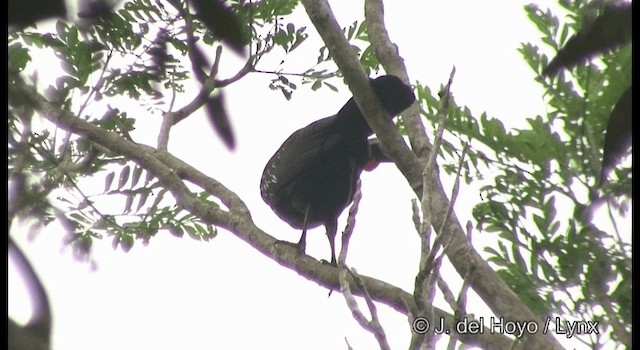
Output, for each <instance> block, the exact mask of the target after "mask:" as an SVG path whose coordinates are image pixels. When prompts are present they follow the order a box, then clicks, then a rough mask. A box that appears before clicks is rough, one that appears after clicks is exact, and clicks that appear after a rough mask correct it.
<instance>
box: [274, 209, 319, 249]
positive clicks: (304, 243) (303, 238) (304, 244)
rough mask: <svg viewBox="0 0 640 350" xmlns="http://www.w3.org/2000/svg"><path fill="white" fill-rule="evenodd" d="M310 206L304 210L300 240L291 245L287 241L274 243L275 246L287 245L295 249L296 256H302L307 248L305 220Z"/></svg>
mask: <svg viewBox="0 0 640 350" xmlns="http://www.w3.org/2000/svg"><path fill="white" fill-rule="evenodd" d="M310 206H311V205H307V209H305V211H304V223H303V224H302V235H301V236H300V240H299V241H298V243H291V242H287V241H280V240H279V241H276V243H275V244H276V245H277V244H281V243H284V244H288V245H292V246H294V247H295V248H296V250H297V251H298V254H304V251H305V250H306V248H307V218H308V216H309V207H310Z"/></svg>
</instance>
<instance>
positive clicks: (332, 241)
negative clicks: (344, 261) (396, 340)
mask: <svg viewBox="0 0 640 350" xmlns="http://www.w3.org/2000/svg"><path fill="white" fill-rule="evenodd" d="M325 226H326V227H327V238H328V239H329V246H331V265H333V266H338V262H337V260H336V231H337V230H338V222H337V221H334V222H332V223H330V224H327V225H325Z"/></svg>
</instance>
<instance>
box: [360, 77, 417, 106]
mask: <svg viewBox="0 0 640 350" xmlns="http://www.w3.org/2000/svg"><path fill="white" fill-rule="evenodd" d="M370 80H371V85H373V90H374V91H375V92H376V94H377V95H378V98H379V99H380V102H382V105H383V106H384V107H385V108H386V109H387V111H388V112H389V113H390V114H391V116H396V115H398V114H399V113H400V112H402V111H404V110H405V109H407V108H408V107H409V106H411V104H412V103H413V102H414V101H415V100H416V98H415V96H414V95H413V91H412V90H411V87H409V86H407V85H405V84H404V83H403V82H402V80H400V78H398V77H396V76H393V75H383V76H380V77H377V78H375V79H370Z"/></svg>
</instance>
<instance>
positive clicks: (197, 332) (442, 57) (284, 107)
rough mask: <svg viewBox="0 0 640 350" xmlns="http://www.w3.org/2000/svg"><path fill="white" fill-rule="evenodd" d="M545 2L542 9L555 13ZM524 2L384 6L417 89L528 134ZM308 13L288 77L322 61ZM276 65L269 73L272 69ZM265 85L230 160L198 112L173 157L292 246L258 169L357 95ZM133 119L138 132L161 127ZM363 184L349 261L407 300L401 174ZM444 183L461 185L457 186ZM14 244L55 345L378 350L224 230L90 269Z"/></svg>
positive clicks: (234, 98) (395, 341) (230, 91)
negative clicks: (284, 91)
mask: <svg viewBox="0 0 640 350" xmlns="http://www.w3.org/2000/svg"><path fill="white" fill-rule="evenodd" d="M354 3H357V5H354ZM538 3H540V6H541V7H546V6H548V5H549V4H550V3H551V1H539V2H538ZM524 4H525V2H520V1H475V0H466V1H465V0H456V1H409V0H394V1H387V2H386V4H385V6H386V8H385V10H386V22H387V28H388V30H389V33H390V36H391V38H392V40H393V41H395V42H396V43H397V45H398V46H399V49H400V54H401V55H402V57H403V58H404V60H405V63H406V65H407V67H408V71H409V76H410V78H411V79H412V80H414V81H415V80H419V81H420V82H421V83H423V84H427V85H428V86H430V87H431V89H432V90H437V89H438V87H439V86H440V84H443V83H445V82H446V80H447V79H448V76H449V72H450V71H451V68H452V66H453V65H455V66H456V69H457V73H456V76H455V80H454V83H453V93H454V95H455V97H456V101H457V102H458V103H459V104H464V105H467V106H469V107H470V108H471V110H472V111H473V112H474V113H481V112H483V111H487V113H488V114H489V115H490V116H492V117H496V118H500V119H501V120H503V122H504V123H505V125H506V126H507V127H509V126H522V125H523V122H524V118H526V117H533V116H535V115H537V114H544V110H545V104H544V103H543V100H542V97H541V96H542V95H541V90H540V89H539V88H538V86H537V84H536V83H535V82H534V75H533V73H532V72H531V71H530V70H529V68H528V67H527V66H526V64H525V63H524V61H523V60H522V59H521V58H520V54H519V53H518V52H517V51H516V49H517V48H518V47H519V44H520V42H526V41H536V40H537V38H538V37H539V35H538V33H537V31H536V29H535V28H534V26H533V25H532V24H531V23H530V22H529V21H528V19H527V17H526V14H525V11H524V10H523V6H524ZM332 5H333V7H334V11H335V12H336V15H337V17H338V20H339V21H340V24H341V25H342V26H348V25H350V24H351V23H352V22H353V21H354V20H356V19H357V20H361V19H362V17H363V15H362V8H363V6H362V1H349V2H347V1H332ZM298 12H299V14H300V15H301V16H300V17H299V18H301V20H300V21H298V22H297V23H296V24H297V25H303V24H302V23H304V25H306V26H307V27H308V28H309V33H310V35H311V36H312V38H310V39H309V43H305V44H303V46H302V47H301V48H299V49H298V50H297V51H296V53H295V54H294V55H292V56H290V57H288V58H287V63H286V66H285V67H287V68H286V70H287V71H303V70H304V69H306V68H307V67H308V66H309V65H310V64H312V63H313V62H314V61H315V58H316V57H317V48H318V46H316V45H314V44H313V43H314V42H317V41H316V40H317V34H316V32H315V29H314V28H313V26H312V25H311V23H310V22H309V21H308V19H306V18H305V17H304V16H303V15H304V12H303V8H302V6H300V7H299V8H298ZM302 21H304V22H302ZM313 37H316V39H315V40H312V39H313ZM225 53H226V55H224V56H223V62H222V63H223V67H226V68H227V69H228V71H227V72H228V73H227V74H226V76H230V75H232V74H233V73H234V72H235V70H234V69H236V68H237V67H239V66H240V65H241V62H238V61H237V60H236V59H235V58H234V56H233V54H231V53H229V52H225ZM277 62H278V61H276V63H277ZM295 62H298V63H297V64H296V63H295ZM274 67H275V66H269V65H267V64H266V63H265V64H261V65H260V68H261V69H265V70H268V69H270V68H274ZM223 76H225V75H224V74H223ZM270 78H272V76H269V75H265V74H253V75H250V76H249V77H247V78H245V79H243V80H241V81H240V82H238V83H236V84H234V85H232V86H230V87H229V88H227V89H226V90H225V92H226V101H227V107H228V111H229V113H230V115H231V118H232V122H233V126H234V130H235V133H236V136H237V149H236V151H235V152H229V151H227V149H226V148H225V147H224V146H223V145H222V143H221V142H220V140H219V138H218V137H217V136H216V135H214V134H213V131H212V129H211V128H210V126H209V125H208V121H207V120H206V118H205V117H204V116H203V115H202V113H198V115H194V116H193V117H191V118H189V119H188V120H186V121H184V122H182V123H180V124H179V125H178V126H177V127H176V128H175V129H174V131H173V134H172V139H171V140H172V142H171V144H170V151H171V152H173V153H174V154H175V155H177V156H178V157H180V158H182V159H183V160H185V161H186V162H188V163H189V164H191V165H193V166H195V167H196V168H198V169H200V170H202V171H204V172H205V173H206V174H208V175H210V176H212V177H214V178H216V179H218V180H220V181H222V182H223V183H224V184H225V185H227V186H228V187H229V188H231V189H232V190H234V191H236V193H238V195H240V197H241V198H242V199H243V200H244V201H245V202H246V203H247V205H248V206H249V208H250V209H251V211H252V216H253V218H254V220H255V222H256V223H257V224H258V226H260V227H261V228H263V229H264V230H266V231H267V232H269V233H271V234H273V235H274V236H276V237H277V238H280V239H284V240H289V241H292V242H296V241H297V240H298V239H299V235H300V232H299V231H298V230H295V229H292V228H291V227H289V226H288V225H287V224H286V223H284V222H282V221H280V220H279V219H278V218H277V216H276V215H275V214H274V213H273V212H272V211H271V210H270V209H269V208H268V207H267V205H266V204H265V203H264V202H263V201H262V199H261V198H260V194H259V179H260V176H261V174H262V170H263V168H264V165H265V164H266V162H267V160H268V159H269V158H270V157H271V155H272V154H273V153H274V152H275V150H276V149H277V148H278V147H279V146H280V144H281V143H282V142H283V141H284V139H285V138H286V137H287V136H288V135H290V134H291V133H292V132H293V131H295V130H296V129H298V128H300V127H303V126H305V125H307V124H308V123H310V122H312V121H315V120H317V119H319V118H322V117H325V116H329V115H331V114H334V113H335V112H337V111H338V109H339V108H340V107H341V106H342V105H343V104H344V102H346V100H347V99H348V98H349V97H350V95H349V92H348V89H347V88H346V87H343V86H340V92H339V93H335V92H332V91H330V90H329V89H321V90H320V91H318V92H314V93H312V92H311V91H310V90H308V89H307V88H306V87H300V86H299V90H298V91H297V92H296V93H294V98H293V100H292V101H286V100H285V99H284V98H283V96H282V95H281V94H280V93H279V92H277V91H271V90H269V89H268V87H267V86H268V81H269V79H270ZM192 93H193V91H192ZM191 97H192V94H190V95H189V98H191ZM177 106H181V104H180V103H178V104H177ZM114 107H116V106H114ZM117 107H118V108H120V109H121V110H135V109H133V108H132V109H129V108H130V107H127V106H117ZM130 115H131V114H130ZM137 117H139V118H140V123H141V124H140V125H143V124H142V123H144V124H149V123H150V122H154V121H157V120H159V119H158V116H150V115H137ZM156 130H157V129H153V128H151V127H150V129H145V130H142V129H141V128H139V129H138V130H136V132H134V133H133V134H132V136H133V137H134V139H136V141H142V142H146V143H148V144H151V145H155V133H154V131H156ZM150 135H153V136H152V137H150ZM362 183H363V185H362V186H363V187H362V191H363V194H364V195H363V200H362V202H361V204H360V211H359V214H358V217H357V219H358V223H357V225H356V229H355V232H354V236H353V237H352V240H351V244H350V250H349V253H350V254H349V257H348V260H347V262H348V264H349V265H351V266H353V267H355V268H356V269H357V270H358V272H359V273H361V274H365V275H369V276H372V277H375V278H378V279H381V280H384V281H386V282H389V283H392V284H395V285H397V286H399V287H401V288H403V289H404V290H407V291H411V290H412V289H413V281H414V278H415V273H416V271H417V266H418V254H419V248H418V236H417V234H416V233H415V231H414V228H413V223H412V222H411V210H410V200H411V199H412V198H414V196H413V194H412V192H411V190H410V188H409V186H408V185H406V182H405V181H404V178H403V177H402V176H401V175H400V173H399V172H398V171H397V170H396V168H395V167H394V166H393V165H382V166H380V167H378V168H377V169H376V170H375V171H374V172H372V173H365V174H364V175H363V176H362ZM445 184H446V186H447V188H451V181H449V180H446V181H445ZM103 186H104V185H103V183H102V180H100V181H97V184H96V188H95V189H91V188H90V187H87V188H88V189H89V190H88V192H89V193H100V192H101V191H102V190H103ZM462 186H463V187H462V188H461V190H460V197H459V198H458V202H457V205H456V213H457V214H458V217H459V218H460V219H461V220H462V222H463V224H464V223H465V222H466V220H468V219H469V218H470V217H471V215H470V214H471V205H472V204H473V203H476V202H477V201H478V200H479V197H478V195H477V192H476V191H475V190H474V189H473V188H470V187H468V186H467V185H465V184H462ZM345 218H346V215H345V216H344V217H343V218H342V221H341V225H344V220H345ZM343 227H344V226H343ZM478 236H479V235H478V234H476V235H475V238H476V240H478V239H479V240H480V241H481V240H482V237H478ZM14 237H15V239H16V241H17V242H18V243H19V244H20V245H21V247H23V249H24V251H25V253H26V254H27V256H28V257H29V259H30V260H31V262H32V263H33V265H34V266H35V268H36V270H37V271H38V273H39V275H40V277H41V278H42V280H43V281H44V283H45V286H46V288H47V290H48V292H49V296H50V300H51V302H52V304H53V314H54V317H55V319H54V332H53V344H54V349H65V350H75V349H77V350H84V349H96V350H111V349H132V350H133V349H215V348H220V349H229V348H232V349H250V348H259V349H276V348H277V349H300V348H305V349H346V348H347V345H346V343H345V338H346V339H347V340H348V342H349V344H351V346H352V347H353V348H354V349H374V348H377V343H376V342H375V339H374V338H373V336H371V335H370V334H369V333H367V332H366V331H364V330H362V329H361V328H360V327H359V326H358V325H357V323H356V322H355V321H354V320H353V319H352V317H351V314H350V311H349V310H348V308H347V307H346V305H345V302H344V299H343V298H342V296H341V295H340V294H339V293H334V294H333V295H332V296H331V297H330V298H328V297H327V292H328V291H327V290H326V289H324V288H322V287H319V286H318V285H316V284H315V283H313V282H310V281H308V280H306V279H304V278H303V277H301V276H299V275H297V274H296V273H295V272H293V271H290V270H287V269H285V268H282V267H281V266H279V265H278V264H277V263H275V262H273V261H271V260H269V259H268V258H266V257H264V256H262V255H261V254H260V253H258V252H257V251H255V250H253V249H252V248H251V247H250V246H249V245H248V244H246V243H245V242H243V241H241V240H239V239H238V238H236V237H235V236H234V235H232V234H230V233H228V232H225V231H220V234H219V235H218V237H217V238H215V239H214V240H212V241H210V242H208V243H203V242H196V241H194V240H192V239H190V238H188V237H187V236H186V235H185V237H184V238H182V239H178V238H175V237H173V236H171V235H170V234H168V233H165V232H162V233H160V234H158V236H157V237H155V238H153V239H152V240H151V242H150V244H149V245H148V246H146V247H145V246H143V245H142V244H140V243H139V242H136V244H135V246H134V247H133V249H132V250H131V251H130V252H129V253H123V252H122V251H120V250H118V251H114V250H113V249H112V248H111V241H110V239H107V240H104V241H98V242H96V244H95V246H94V249H93V259H94V261H95V262H96V264H97V265H96V267H95V269H92V268H91V265H90V264H82V263H78V262H76V261H75V260H74V259H73V257H72V256H71V252H70V250H69V249H66V250H65V249H64V247H63V245H62V242H61V239H62V237H63V232H62V231H47V232H46V234H41V235H39V236H38V237H37V239H35V240H33V241H30V242H28V241H27V239H26V237H25V235H16V234H14ZM307 252H308V253H309V254H311V255H312V256H314V257H316V258H318V259H321V258H324V259H327V258H329V247H328V244H327V240H326V237H325V235H324V228H317V229H314V230H312V231H310V234H309V236H308V241H307ZM444 268H445V269H446V268H447V267H444ZM453 275H454V274H446V275H445V276H446V277H445V278H446V279H447V281H448V282H450V287H451V288H452V289H453V290H454V292H457V289H456V288H457V287H458V286H459V283H460V282H459V279H452V280H451V281H449V276H453ZM456 277H457V275H456ZM25 295H26V293H25V291H24V289H23V287H22V286H21V284H20V283H19V276H18V274H17V273H16V272H15V271H14V269H13V268H12V267H11V266H10V268H9V315H10V316H11V317H13V318H14V319H16V320H18V321H22V322H24V321H26V320H27V319H28V316H29V303H28V300H27V299H26V298H25ZM440 302H441V303H440V304H439V305H440V306H444V303H443V302H442V301H440ZM444 307H445V308H446V306H444ZM471 311H472V312H476V313H485V312H486V310H484V309H482V308H478V309H477V310H471ZM379 312H380V314H381V317H382V319H381V322H382V325H383V326H384V327H385V329H386V331H387V336H388V338H389V343H390V345H391V347H392V348H393V349H403V348H407V346H408V343H409V340H410V333H409V328H408V321H407V319H406V317H405V316H403V315H399V314H398V313H396V312H395V311H393V310H391V309H389V308H387V307H386V306H382V305H380V306H379ZM440 344H441V345H442V346H444V344H446V342H444V341H443V342H441V343H440ZM573 346H575V347H579V344H576V343H572V347H573Z"/></svg>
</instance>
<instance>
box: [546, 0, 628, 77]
mask: <svg viewBox="0 0 640 350" xmlns="http://www.w3.org/2000/svg"><path fill="white" fill-rule="evenodd" d="M631 5H632V3H631V2H611V3H606V4H605V5H604V8H603V10H602V13H601V14H600V15H599V16H598V17H596V18H595V19H594V20H592V21H589V20H587V21H585V24H584V25H583V26H582V28H580V29H579V30H578V32H577V33H576V34H575V35H574V36H572V37H571V38H570V39H569V40H568V41H567V43H566V44H565V45H564V47H562V48H561V49H560V50H559V51H558V54H557V55H556V57H554V58H553V59H552V60H551V61H550V62H549V64H548V65H547V67H546V68H545V69H544V70H543V71H542V75H543V76H554V75H556V74H557V73H558V72H559V71H560V70H562V69H563V68H567V69H570V68H572V67H574V66H575V65H577V64H581V63H583V62H585V61H587V60H589V59H590V58H592V57H593V56H596V55H599V54H602V53H605V52H607V51H610V50H612V49H614V48H617V47H619V46H622V45H625V44H627V43H630V42H631V32H632V28H631V22H632V8H631Z"/></svg>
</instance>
